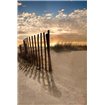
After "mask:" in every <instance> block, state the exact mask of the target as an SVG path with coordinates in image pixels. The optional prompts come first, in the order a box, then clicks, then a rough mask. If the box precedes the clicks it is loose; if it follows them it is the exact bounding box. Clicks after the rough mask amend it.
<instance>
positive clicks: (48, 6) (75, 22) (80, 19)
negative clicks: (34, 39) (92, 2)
mask: <svg viewBox="0 0 105 105" xmlns="http://www.w3.org/2000/svg"><path fill="white" fill-rule="evenodd" d="M17 6H18V41H19V42H21V40H22V39H24V38H25V37H27V36H29V35H33V34H36V33H40V32H43V31H47V30H50V31H51V35H81V36H86V35H87V2H86V1H18V2H17Z"/></svg>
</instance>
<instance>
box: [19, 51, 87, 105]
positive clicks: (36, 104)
mask: <svg viewBox="0 0 105 105" xmlns="http://www.w3.org/2000/svg"><path fill="white" fill-rule="evenodd" d="M86 57H87V51H71V52H70V51H68V52H59V53H57V52H54V51H51V59H52V68H53V81H54V83H52V89H51V90H50V92H49V91H48V87H47V86H43V84H42V83H39V82H38V81H37V79H35V80H34V79H33V78H29V76H25V74H24V73H23V72H22V71H18V105H86V96H87V93H86V91H87V90H86V87H87V86H86V84H87V83H86V81H87V58H86Z"/></svg>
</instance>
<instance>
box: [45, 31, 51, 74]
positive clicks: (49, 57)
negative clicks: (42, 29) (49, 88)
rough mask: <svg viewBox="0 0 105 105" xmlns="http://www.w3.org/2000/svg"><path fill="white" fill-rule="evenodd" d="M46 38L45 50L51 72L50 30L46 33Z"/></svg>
mask: <svg viewBox="0 0 105 105" xmlns="http://www.w3.org/2000/svg"><path fill="white" fill-rule="evenodd" d="M46 40H47V52H48V63H49V72H52V65H51V56H50V31H49V30H48V33H47V34H46Z"/></svg>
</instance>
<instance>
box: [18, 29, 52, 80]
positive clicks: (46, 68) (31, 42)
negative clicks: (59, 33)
mask: <svg viewBox="0 0 105 105" xmlns="http://www.w3.org/2000/svg"><path fill="white" fill-rule="evenodd" d="M18 62H19V70H23V71H24V72H25V73H26V75H28V74H30V77H32V75H33V74H34V73H35V76H34V78H35V77H36V75H37V72H38V73H39V78H40V76H42V78H45V75H46V78H48V75H49V73H51V72H52V65H51V55H50V31H49V30H48V31H47V33H45V32H44V33H40V34H37V35H34V36H29V37H27V38H25V39H24V40H23V44H21V45H19V47H18Z"/></svg>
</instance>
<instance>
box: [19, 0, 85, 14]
mask: <svg viewBox="0 0 105 105" xmlns="http://www.w3.org/2000/svg"><path fill="white" fill-rule="evenodd" d="M19 2H20V3H21V4H22V5H21V6H18V13H22V12H29V13H33V12H35V13H36V14H37V15H43V14H44V13H46V12H52V13H53V14H55V15H56V14H57V12H58V10H61V9H62V8H63V9H65V13H70V12H72V11H74V10H76V9H83V8H87V1H19Z"/></svg>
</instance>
